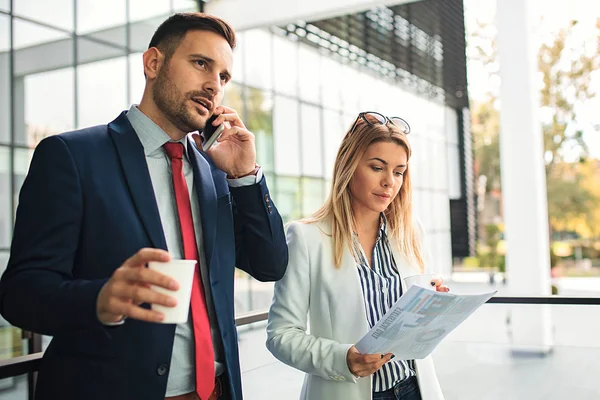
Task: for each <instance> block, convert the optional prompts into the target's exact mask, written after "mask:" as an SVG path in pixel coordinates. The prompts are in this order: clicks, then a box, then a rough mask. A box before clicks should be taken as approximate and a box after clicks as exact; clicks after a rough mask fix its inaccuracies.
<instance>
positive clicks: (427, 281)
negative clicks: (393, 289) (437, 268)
mask: <svg viewBox="0 0 600 400" xmlns="http://www.w3.org/2000/svg"><path fill="white" fill-rule="evenodd" d="M436 278H439V276H438V275H437V274H419V275H411V276H407V277H406V278H404V283H406V288H407V289H409V288H410V287H411V286H412V285H415V286H419V287H422V288H424V289H429V290H433V291H435V286H432V285H431V281H432V280H433V279H436Z"/></svg>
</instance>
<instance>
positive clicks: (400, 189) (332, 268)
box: [267, 112, 448, 400]
mask: <svg viewBox="0 0 600 400" xmlns="http://www.w3.org/2000/svg"><path fill="white" fill-rule="evenodd" d="M409 131H410V128H409V126H408V124H407V123H406V122H405V121H404V120H402V119H401V118H397V117H394V118H388V117H385V116H383V115H381V114H379V113H375V112H365V113H360V114H359V116H358V117H357V118H356V120H355V122H354V124H353V125H352V127H351V128H350V130H349V131H348V132H347V133H346V135H345V137H344V139H343V140H342V143H341V145H340V149H339V151H338V154H337V157H336V161H335V166H334V174H333V182H332V189H331V193H330V196H329V198H328V199H327V201H326V203H325V204H324V205H323V207H322V208H321V209H320V210H319V211H317V212H316V213H315V214H314V215H313V217H311V218H310V219H307V220H304V221H300V222H295V223H292V224H291V225H290V226H289V228H288V232H287V238H288V247H289V263H288V268H287V272H286V274H285V276H284V278H283V279H282V280H281V281H279V282H277V283H276V284H275V294H274V297H273V304H272V305H271V309H270V311H269V322H268V326H267V348H268V349H269V351H271V353H273V355H275V357H277V358H278V359H279V360H281V361H282V362H284V363H286V364H288V365H290V366H292V367H294V368H297V369H299V370H302V371H304V372H306V377H305V379H304V384H303V387H302V393H301V396H300V398H301V399H304V400H366V399H373V400H387V399H390V400H391V399H393V400H421V399H422V400H443V398H444V397H443V394H442V391H441V389H440V386H439V383H438V380H437V376H436V373H435V370H434V367H433V363H432V361H431V358H430V357H427V358H426V359H423V360H400V359H396V358H394V355H393V354H359V353H358V351H357V350H356V348H355V347H354V345H353V344H354V343H356V342H357V341H358V340H359V339H360V338H361V337H362V336H363V335H364V334H366V333H367V332H368V330H369V329H370V328H371V327H372V326H373V325H374V324H375V323H376V322H377V321H378V320H379V318H381V316H382V315H383V314H384V313H385V312H386V311H387V309H388V308H389V307H390V306H391V305H392V304H393V303H394V302H395V301H396V300H397V299H398V298H399V297H400V296H401V294H402V293H403V292H404V291H405V290H406V286H405V284H404V283H403V280H402V278H403V277H406V276H410V275H415V274H419V273H423V272H424V263H423V250H422V248H421V237H420V231H419V230H418V228H417V227H416V226H415V225H414V224H413V217H412V206H411V197H412V193H411V182H410V174H409V170H410V168H409V162H408V160H409V158H410V155H411V148H410V145H409V143H408V140H407V137H406V135H407V134H408V133H409ZM432 284H435V285H436V289H437V290H439V291H447V290H448V288H447V287H446V286H442V282H441V280H436V281H434V283H432Z"/></svg>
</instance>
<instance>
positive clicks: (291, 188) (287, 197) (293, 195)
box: [273, 176, 302, 223]
mask: <svg viewBox="0 0 600 400" xmlns="http://www.w3.org/2000/svg"><path fill="white" fill-rule="evenodd" d="M276 180H277V184H276V188H277V189H276V194H275V196H274V197H273V198H274V199H275V204H277V209H278V210H279V213H280V214H281V217H282V218H283V221H284V223H287V222H290V221H293V220H296V219H300V218H301V217H302V196H301V191H300V178H296V177H287V176H277V177H276Z"/></svg>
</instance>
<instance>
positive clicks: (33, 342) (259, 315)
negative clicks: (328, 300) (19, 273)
mask: <svg viewBox="0 0 600 400" xmlns="http://www.w3.org/2000/svg"><path fill="white" fill-rule="evenodd" d="M487 303H489V304H525V305H535V304H552V305H575V306H589V305H593V306H598V305H600V297H565V296H543V297H501V296H496V297H492V298H491V299H489V300H488V301H487ZM268 315H269V314H268V312H267V311H258V312H252V313H247V314H243V315H240V316H238V317H236V319H235V324H236V325H237V326H238V327H240V326H244V325H249V324H253V323H255V322H261V321H266V320H267V318H268ZM29 348H30V351H31V350H32V349H35V348H38V349H41V336H40V335H37V334H33V335H31V336H30V344H29ZM34 351H35V350H34ZM43 355H44V353H43V352H42V351H37V352H35V353H33V354H29V355H26V356H20V357H14V358H11V359H8V360H1V361H0V379H5V378H10V377H15V376H19V375H23V374H30V379H29V398H30V399H33V392H34V385H35V377H34V376H33V375H34V374H36V373H37V371H38V370H39V366H40V362H41V360H42V357H43Z"/></svg>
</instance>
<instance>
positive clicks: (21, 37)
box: [13, 18, 70, 50]
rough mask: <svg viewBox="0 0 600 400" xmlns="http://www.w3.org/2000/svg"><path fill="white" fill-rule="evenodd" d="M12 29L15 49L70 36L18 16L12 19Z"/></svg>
mask: <svg viewBox="0 0 600 400" xmlns="http://www.w3.org/2000/svg"><path fill="white" fill-rule="evenodd" d="M13 29H14V31H13V40H14V49H15V50H19V49H22V48H25V47H31V46H35V45H40V44H43V43H48V42H56V41H59V40H61V39H68V38H69V37H70V35H69V34H67V33H65V32H62V31H59V30H55V29H51V28H47V27H45V26H42V25H38V24H34V23H32V22H29V21H24V20H22V19H19V18H15V19H14V21H13Z"/></svg>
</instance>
